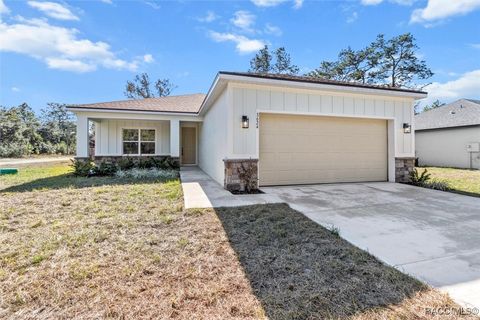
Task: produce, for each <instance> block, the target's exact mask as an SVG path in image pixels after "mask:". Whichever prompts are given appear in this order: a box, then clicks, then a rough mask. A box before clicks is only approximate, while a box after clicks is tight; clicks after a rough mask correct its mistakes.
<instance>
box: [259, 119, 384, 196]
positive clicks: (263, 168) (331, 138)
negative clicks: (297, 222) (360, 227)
mask: <svg viewBox="0 0 480 320" xmlns="http://www.w3.org/2000/svg"><path fill="white" fill-rule="evenodd" d="M259 130H260V137H259V138H260V141H259V142H260V146H259V147H260V150H259V151H260V159H259V178H260V185H261V186H268V185H288V184H308V183H332V182H361V181H386V180H387V122H386V120H376V119H354V118H338V117H317V116H294V115H280V114H261V115H260V129H259Z"/></svg>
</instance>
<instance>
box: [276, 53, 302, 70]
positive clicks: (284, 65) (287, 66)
mask: <svg viewBox="0 0 480 320" xmlns="http://www.w3.org/2000/svg"><path fill="white" fill-rule="evenodd" d="M275 57H276V61H275V64H274V66H273V70H274V72H275V73H284V74H297V73H298V72H299V71H300V68H299V67H298V66H296V65H294V64H292V59H291V58H290V54H288V53H287V51H286V50H285V48H284V47H280V48H278V49H277V50H275Z"/></svg>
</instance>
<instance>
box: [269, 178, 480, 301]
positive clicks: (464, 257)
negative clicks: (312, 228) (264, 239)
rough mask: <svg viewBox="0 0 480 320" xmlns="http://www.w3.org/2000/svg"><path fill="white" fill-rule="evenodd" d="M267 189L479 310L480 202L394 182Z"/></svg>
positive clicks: (401, 268)
mask: <svg viewBox="0 0 480 320" xmlns="http://www.w3.org/2000/svg"><path fill="white" fill-rule="evenodd" d="M262 190H263V191H265V192H266V193H267V194H270V195H275V196H277V197H278V198H280V199H281V200H282V201H284V202H287V203H288V204H289V205H290V206H291V207H292V208H293V209H296V210H298V211H300V212H302V213H304V214H305V215H306V216H308V217H309V218H310V219H312V220H314V221H316V222H318V223H320V224H321V225H323V226H327V227H331V226H335V227H337V228H339V229H340V235H341V236H342V237H343V238H345V239H347V240H348V241H350V242H351V243H353V244H355V245H356V246H358V247H360V248H362V249H364V250H367V251H368V252H370V253H371V254H373V255H375V256H376V257H378V258H379V259H381V260H383V261H385V262H386V263H388V264H390V265H393V266H395V267H397V268H399V269H400V270H402V271H404V272H406V273H408V274H411V275H413V276H415V277H417V278H418V279H421V280H423V281H425V282H427V283H428V284H430V285H432V286H434V287H437V288H440V289H441V290H444V291H446V292H448V293H449V294H450V296H451V297H452V298H454V299H455V300H456V301H458V302H460V303H462V304H463V305H466V306H472V305H473V306H475V307H478V308H480V198H474V197H469V196H463V195H458V194H453V193H447V192H442V191H435V190H429V189H423V188H418V187H413V186H408V185H402V184H398V183H388V182H385V183H355V184H329V185H311V186H297V187H295V186H291V187H269V188H262Z"/></svg>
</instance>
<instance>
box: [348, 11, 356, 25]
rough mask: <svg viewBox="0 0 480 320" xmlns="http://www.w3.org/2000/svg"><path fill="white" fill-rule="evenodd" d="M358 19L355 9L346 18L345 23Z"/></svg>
mask: <svg viewBox="0 0 480 320" xmlns="http://www.w3.org/2000/svg"><path fill="white" fill-rule="evenodd" d="M357 19H358V13H357V12H356V11H353V12H352V14H351V15H350V16H349V17H348V18H347V23H353V22H355V21H357Z"/></svg>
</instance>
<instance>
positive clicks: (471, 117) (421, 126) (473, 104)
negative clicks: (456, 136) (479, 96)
mask: <svg viewBox="0 0 480 320" xmlns="http://www.w3.org/2000/svg"><path fill="white" fill-rule="evenodd" d="M471 125H480V101H479V100H472V99H460V100H457V101H455V102H452V103H449V104H447V105H444V106H442V107H439V108H436V109H433V110H429V111H425V112H422V113H420V114H417V115H416V116H415V130H427V129H438V128H450V127H461V126H471Z"/></svg>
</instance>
